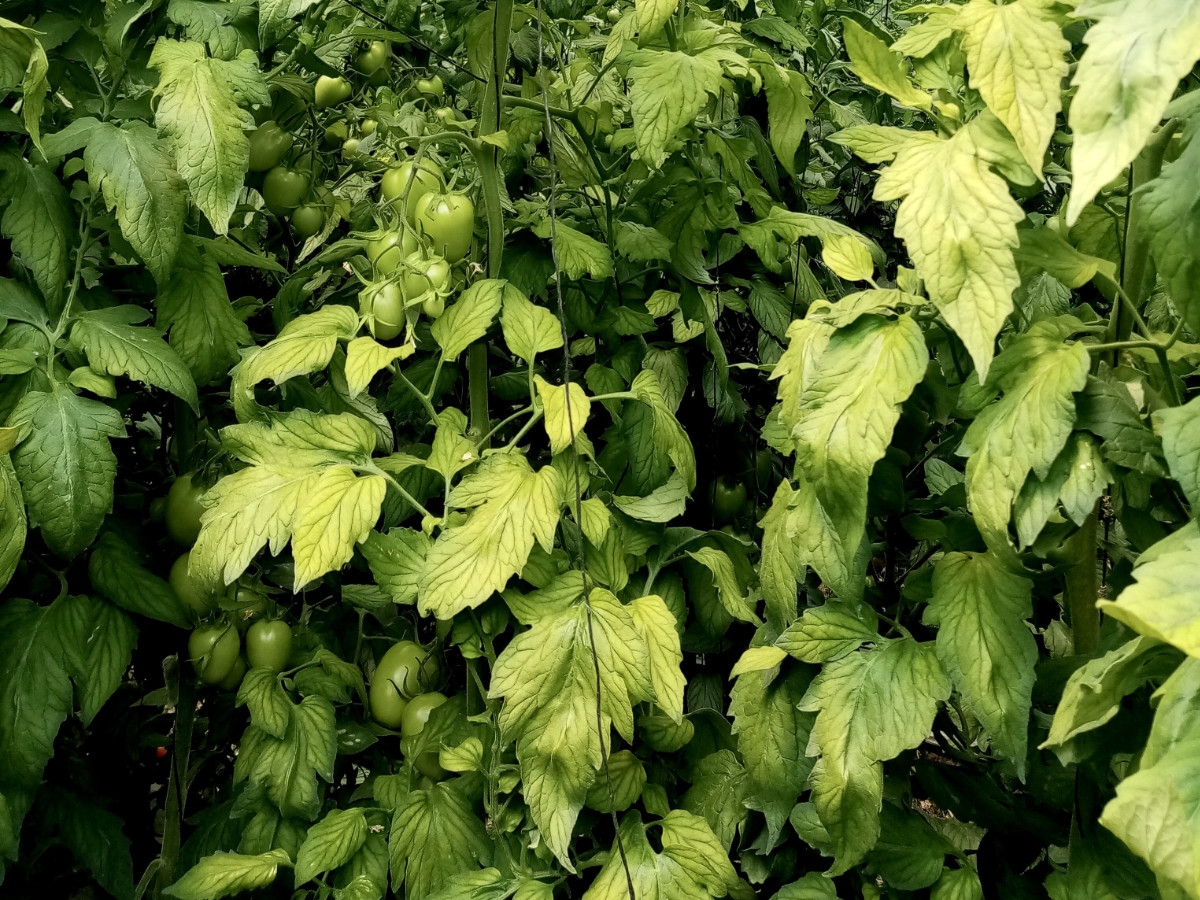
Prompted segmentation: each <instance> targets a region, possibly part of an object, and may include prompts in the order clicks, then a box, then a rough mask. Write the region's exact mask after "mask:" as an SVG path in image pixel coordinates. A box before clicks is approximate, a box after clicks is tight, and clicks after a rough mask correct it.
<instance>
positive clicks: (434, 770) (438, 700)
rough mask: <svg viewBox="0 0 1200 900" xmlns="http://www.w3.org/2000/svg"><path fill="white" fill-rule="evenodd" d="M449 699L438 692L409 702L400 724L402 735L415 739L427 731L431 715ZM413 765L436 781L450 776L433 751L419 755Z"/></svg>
mask: <svg viewBox="0 0 1200 900" xmlns="http://www.w3.org/2000/svg"><path fill="white" fill-rule="evenodd" d="M447 699H448V698H447V697H446V695H445V694H440V693H438V692H437V691H431V692H430V693H428V694H418V695H417V696H416V697H413V698H412V699H411V700H410V701H408V706H407V707H406V708H405V710H404V717H403V719H402V721H401V722H400V734H401V735H403V736H404V737H406V738H413V737H415V736H416V735H418V734H420V733H421V732H422V731H424V730H425V723H426V722H428V721H429V714H430V713H431V712H433V711H434V710H435V709H437V708H438V707H439V706H441V705H442V704H443V703H445V702H446V700H447ZM413 765H415V766H416V768H417V771H418V772H420V773H421V774H422V775H424V776H425V777H426V778H432V779H433V780H434V781H440V780H441V779H443V778H445V777H446V776H447V775H449V774H450V773H449V772H447V771H446V770H445V769H443V768H442V767H441V765H440V764H439V763H438V755H437V753H436V752H435V751H433V750H426V751H425V752H424V753H418V754H417V758H416V759H415V760H413Z"/></svg>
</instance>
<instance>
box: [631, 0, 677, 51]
mask: <svg viewBox="0 0 1200 900" xmlns="http://www.w3.org/2000/svg"><path fill="white" fill-rule="evenodd" d="M678 5H679V3H678V0H637V2H636V3H634V10H635V11H636V13H637V33H638V37H640V38H641V40H642V42H643V43H645V42H646V41H648V40H649V39H650V38H652V37H655V36H656V35H658V33H659V32H660V31H662V30H663V26H664V25H666V24H667V22H669V21H670V19H671V16H673V15H675V8H676V7H677V6H678Z"/></svg>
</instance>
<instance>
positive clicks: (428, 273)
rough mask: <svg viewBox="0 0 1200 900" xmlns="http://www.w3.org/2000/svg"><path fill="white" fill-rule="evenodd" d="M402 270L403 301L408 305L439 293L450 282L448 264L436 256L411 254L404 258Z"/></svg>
mask: <svg viewBox="0 0 1200 900" xmlns="http://www.w3.org/2000/svg"><path fill="white" fill-rule="evenodd" d="M404 268H405V275H404V299H405V300H406V301H408V302H410V303H411V302H413V301H415V300H417V299H418V298H420V299H421V300H422V302H423V301H424V300H425V299H426V295H427V294H429V293H431V292H432V293H435V294H437V293H440V292H441V291H443V290H444V289H445V287H446V283H447V282H448V281H449V280H450V264H449V263H448V262H446V261H445V260H444V259H441V258H440V257H437V256H425V255H424V254H422V253H412V254H410V255H409V256H407V257H405V259H404Z"/></svg>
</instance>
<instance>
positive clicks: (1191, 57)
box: [1067, 0, 1200, 225]
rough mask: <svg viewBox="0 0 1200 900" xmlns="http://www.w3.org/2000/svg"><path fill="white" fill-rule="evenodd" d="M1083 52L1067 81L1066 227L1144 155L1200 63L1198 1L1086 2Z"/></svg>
mask: <svg viewBox="0 0 1200 900" xmlns="http://www.w3.org/2000/svg"><path fill="white" fill-rule="evenodd" d="M1074 15H1075V16H1076V17H1077V18H1081V19H1092V20H1094V22H1095V24H1094V25H1092V27H1091V28H1090V29H1088V33H1087V35H1086V37H1084V42H1085V43H1086V44H1087V45H1088V48H1087V52H1085V53H1084V54H1083V58H1082V59H1080V61H1079V66H1078V67H1077V68H1076V70H1075V77H1074V78H1073V79H1072V81H1071V83H1072V84H1073V85H1075V87H1076V88H1077V91H1076V93H1075V97H1074V99H1072V101H1071V114H1070V124H1071V131H1072V133H1073V134H1074V136H1075V143H1074V146H1073V148H1072V163H1073V169H1074V172H1073V173H1072V175H1073V184H1072V186H1071V197H1070V200H1069V201H1068V203H1067V222H1068V224H1071V225H1074V224H1075V222H1076V221H1078V219H1079V216H1080V214H1081V213H1082V212H1083V209H1084V207H1086V206H1087V205H1088V204H1089V203H1090V202H1091V201H1092V199H1093V198H1094V197H1095V196H1096V194H1097V193H1099V191H1100V189H1101V188H1102V187H1104V185H1105V184H1107V183H1108V182H1109V181H1111V180H1112V179H1113V178H1114V177H1115V176H1116V175H1117V174H1118V173H1120V172H1121V171H1122V170H1123V169H1124V168H1125V167H1126V166H1127V165H1129V163H1130V162H1132V161H1133V158H1134V157H1135V156H1137V155H1138V153H1139V152H1140V151H1141V149H1142V146H1143V145H1144V144H1145V143H1146V139H1147V138H1148V137H1149V136H1150V132H1151V131H1152V130H1153V129H1154V126H1155V125H1157V124H1158V123H1159V121H1160V120H1161V119H1162V114H1163V110H1164V109H1166V106H1167V103H1168V102H1170V100H1171V96H1172V95H1173V94H1174V93H1175V88H1176V86H1177V85H1178V84H1179V81H1180V79H1181V78H1183V77H1184V76H1185V75H1187V73H1188V72H1190V71H1191V70H1192V66H1193V65H1195V63H1196V60H1197V59H1200V3H1198V2H1197V0H1084V2H1082V3H1079V4H1078V5H1077V6H1076V7H1075V12H1074Z"/></svg>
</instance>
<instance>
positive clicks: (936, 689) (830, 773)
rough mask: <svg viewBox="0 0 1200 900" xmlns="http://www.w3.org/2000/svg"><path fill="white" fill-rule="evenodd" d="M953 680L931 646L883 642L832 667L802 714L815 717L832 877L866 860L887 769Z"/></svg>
mask: <svg viewBox="0 0 1200 900" xmlns="http://www.w3.org/2000/svg"><path fill="white" fill-rule="evenodd" d="M950 689H951V684H950V679H949V677H948V676H947V675H946V672H945V670H944V669H943V668H942V664H941V663H940V662H939V661H938V659H937V656H936V654H935V651H934V648H933V645H932V644H917V643H915V642H914V641H911V640H907V639H905V640H898V641H890V642H887V643H884V644H882V645H880V646H878V647H876V648H875V649H873V650H869V651H860V652H857V653H851V654H849V655H848V656H843V657H842V658H840V659H836V660H833V661H832V662H828V663H826V664H825V665H824V666H823V667H822V669H821V674H820V675H818V676H817V677H816V678H815V679H814V680H813V682H812V684H811V685H810V686H809V688H808V691H807V693H806V694H805V696H804V700H803V702H802V703H801V704H800V709H801V710H802V711H805V712H815V713H817V718H816V722H815V723H814V724H813V730H812V746H813V748H814V749H815V750H816V751H817V752H818V753H819V754H820V758H819V759H818V760H817V763H816V765H815V766H814V767H813V771H812V779H811V783H812V796H813V801H814V802H815V804H816V808H817V812H818V814H819V815H820V817H821V822H822V823H823V824H824V825H825V827H826V828H827V829H828V831H829V836H830V839H831V842H832V847H833V851H834V856H835V859H834V864H833V867H832V869H831V870H830V872H831V873H832V874H838V873H841V872H844V871H846V870H847V869H849V868H850V867H851V866H853V865H856V864H857V863H858V862H860V861H861V860H862V859H863V857H864V856H865V855H866V854H867V852H868V851H869V850H870V849H871V848H872V847H873V846H874V845H875V841H876V839H877V838H878V836H879V809H880V806H881V804H882V802H883V767H882V765H881V762H882V761H884V760H888V759H892V758H893V757H895V756H897V755H899V754H900V753H901V752H903V751H904V750H908V749H911V748H913V747H916V746H917V745H918V744H920V743H921V741H923V740H924V739H925V737H926V735H927V734H928V733H929V728H930V726H931V725H932V723H933V716H934V713H935V712H936V711H937V704H938V703H939V702H941V701H944V700H946V699H947V698H948V697H949V696H950Z"/></svg>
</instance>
